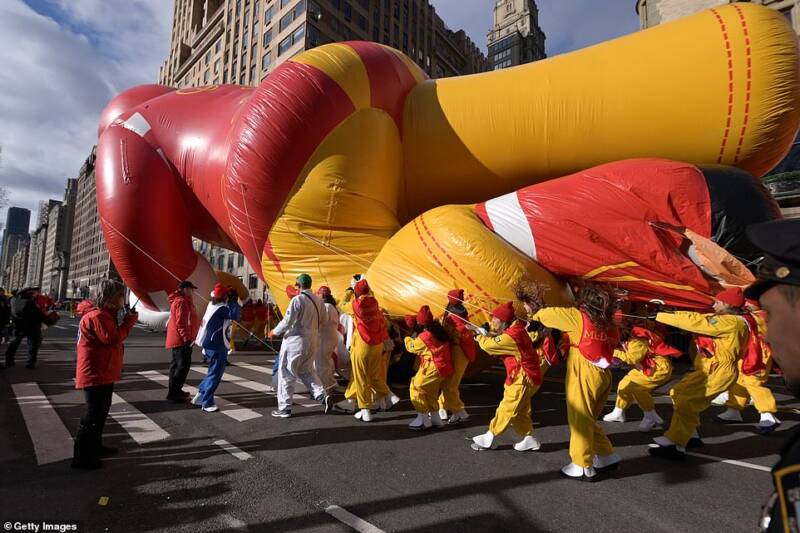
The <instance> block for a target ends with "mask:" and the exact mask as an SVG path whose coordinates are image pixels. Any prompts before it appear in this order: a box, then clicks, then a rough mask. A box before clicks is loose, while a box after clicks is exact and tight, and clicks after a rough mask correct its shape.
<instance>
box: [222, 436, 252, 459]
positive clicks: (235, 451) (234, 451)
mask: <svg viewBox="0 0 800 533" xmlns="http://www.w3.org/2000/svg"><path fill="white" fill-rule="evenodd" d="M214 444H215V445H217V446H219V447H220V448H222V449H223V450H225V451H226V452H228V453H229V454H231V455H232V456H234V457H236V458H237V459H239V460H240V461H247V460H248V459H252V458H253V456H252V455H250V454H249V453H247V452H243V451H242V450H240V449H239V448H237V447H236V446H234V445H233V444H231V443H230V442H228V441H226V440H224V439H220V440H218V441H214Z"/></svg>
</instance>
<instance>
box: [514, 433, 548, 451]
mask: <svg viewBox="0 0 800 533" xmlns="http://www.w3.org/2000/svg"><path fill="white" fill-rule="evenodd" d="M541 447H542V444H541V443H540V442H539V441H538V440H536V438H535V437H534V436H533V435H525V437H524V438H523V439H522V440H521V441H519V442H518V443H516V444H515V445H514V449H515V450H517V451H518V452H527V451H529V450H530V451H536V450H538V449H539V448H541Z"/></svg>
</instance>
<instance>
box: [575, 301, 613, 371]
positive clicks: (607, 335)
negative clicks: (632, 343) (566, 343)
mask: <svg viewBox="0 0 800 533" xmlns="http://www.w3.org/2000/svg"><path fill="white" fill-rule="evenodd" d="M581 317H582V318H583V332H581V341H580V343H579V344H577V345H575V344H570V346H574V347H575V348H578V350H580V352H581V355H583V357H585V358H586V360H587V361H589V362H590V363H592V364H593V365H596V366H599V367H600V368H608V367H610V366H611V361H612V360H613V359H614V347H615V346H616V345H617V343H618V342H619V339H618V338H617V336H616V334H615V333H616V332H615V331H613V330H609V331H607V332H606V331H602V330H601V329H599V328H598V327H597V326H595V325H594V323H592V321H591V320H590V319H589V316H588V315H587V314H586V313H584V312H583V311H581Z"/></svg>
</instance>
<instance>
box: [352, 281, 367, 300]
mask: <svg viewBox="0 0 800 533" xmlns="http://www.w3.org/2000/svg"><path fill="white" fill-rule="evenodd" d="M353 290H355V291H356V296H364V295H365V294H369V283H367V280H365V279H362V280H360V281H359V282H358V283H356V286H355V287H354V289H353Z"/></svg>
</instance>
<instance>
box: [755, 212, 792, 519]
mask: <svg viewBox="0 0 800 533" xmlns="http://www.w3.org/2000/svg"><path fill="white" fill-rule="evenodd" d="M747 235H748V237H749V238H750V241H751V242H752V243H753V244H754V245H756V246H757V247H758V248H760V249H761V251H762V252H763V253H764V258H763V260H762V261H761V263H759V265H758V268H757V275H758V281H757V282H756V283H755V284H754V285H753V286H752V287H750V289H749V290H748V292H747V296H748V297H749V298H752V299H758V300H759V302H760V304H761V307H762V308H763V309H764V310H765V311H766V312H767V342H769V343H770V345H771V346H772V349H773V357H774V358H775V361H777V362H778V364H779V365H780V367H781V369H782V370H783V375H784V379H785V380H786V385H787V387H788V389H789V390H790V391H791V392H792V393H793V394H794V395H795V396H796V397H798V398H800V330H798V328H797V324H798V323H800V220H797V219H795V220H776V221H772V222H765V223H763V224H757V225H755V226H750V227H749V228H748V229H747ZM772 475H773V478H774V481H775V488H776V492H775V493H774V494H773V495H772V497H771V498H770V500H769V502H768V504H767V506H766V507H765V508H764V514H763V516H762V519H761V524H760V527H761V531H770V532H772V531H774V532H778V531H785V532H798V531H800V529H798V520H800V516H798V515H800V513H798V507H800V432H798V433H795V434H794V435H793V436H792V438H791V439H790V440H789V442H787V443H786V445H785V446H784V448H783V450H781V459H780V461H778V463H777V464H776V465H775V466H774V467H773V469H772Z"/></svg>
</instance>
